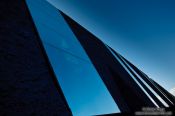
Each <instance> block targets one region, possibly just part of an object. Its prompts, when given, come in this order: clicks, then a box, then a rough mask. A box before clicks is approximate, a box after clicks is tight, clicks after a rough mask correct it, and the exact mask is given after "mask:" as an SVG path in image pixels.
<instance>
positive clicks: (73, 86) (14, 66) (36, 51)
mask: <svg viewBox="0 0 175 116" xmlns="http://www.w3.org/2000/svg"><path fill="white" fill-rule="evenodd" d="M0 15H1V18H0V23H1V24H0V109H1V111H0V112H1V115H51V116H52V115H54V116H55V115H58V116H61V115H62V116H69V115H75V116H86V115H107V114H109V115H110V114H111V115H117V114H118V115H120V114H122V113H135V112H136V111H141V110H142V108H144V107H145V108H146V107H153V108H165V109H166V110H167V111H169V110H172V109H173V108H174V105H175V97H174V96H173V95H171V94H170V93H169V92H168V91H166V90H165V89H164V88H163V87H161V86H160V85H159V84H158V83H156V82H155V81H154V80H152V79H151V78H149V77H148V76H147V75H146V74H144V73H143V72H142V71H140V70H139V69H138V68H137V67H135V66H134V65H133V64H132V63H130V62H129V61H128V60H126V59H125V58H124V57H122V56H121V55H120V54H119V53H117V52H116V51H115V50H113V49H112V48H111V47H110V46H108V45H106V44H105V43H103V42H102V41H101V40H100V39H98V38H97V37H95V36H94V35H93V34H91V33H90V32H88V31H87V30H86V29H85V28H83V27H82V26H80V25H79V24H78V23H76V22H75V21H74V20H72V19H71V18H70V17H68V16H67V15H65V14H64V13H63V12H61V11H60V10H58V9H57V8H55V7H54V6H52V5H51V4H49V3H48V2H47V1H45V0H15V1H14V0H8V1H7V0H1V1H0Z"/></svg>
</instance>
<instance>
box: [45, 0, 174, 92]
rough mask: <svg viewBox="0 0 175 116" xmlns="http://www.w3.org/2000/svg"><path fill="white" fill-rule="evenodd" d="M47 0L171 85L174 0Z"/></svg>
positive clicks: (156, 77)
mask: <svg viewBox="0 0 175 116" xmlns="http://www.w3.org/2000/svg"><path fill="white" fill-rule="evenodd" d="M48 1H50V2H51V3H52V4H53V5H55V6H56V7H57V8H58V9H60V10H62V11H63V12H64V13H66V14H67V15H69V16H70V17H71V18H73V19H74V20H75V21H77V22H78V23H79V24H81V25H82V26H84V27H85V28H86V29H88V30H89V31H90V32H92V33H93V34H94V35H96V36H97V37H98V38H100V39H101V40H102V41H104V42H105V43H107V44H108V45H110V46H111V47H112V48H114V49H115V50H116V51H117V52H119V53H120V54H121V55H123V56H124V57H125V58H127V59H128V60H129V61H131V62H132V63H133V64H134V65H136V66H137V67H138V68H139V69H141V70H142V71H143V72H145V73H146V74H147V75H148V76H149V77H151V78H153V79H154V80H155V81H157V82H158V83H160V84H161V85H162V86H163V87H165V88H166V89H167V90H170V89H172V88H174V87H175V60H174V59H175V7H174V6H175V1H173V0H137V1H136V0H132V1H131V0H48Z"/></svg>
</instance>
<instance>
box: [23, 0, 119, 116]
mask: <svg viewBox="0 0 175 116" xmlns="http://www.w3.org/2000/svg"><path fill="white" fill-rule="evenodd" d="M26 1H27V5H28V7H29V9H30V12H31V15H32V18H33V20H34V23H35V25H36V28H37V31H38V33H39V36H40V38H41V40H42V42H43V45H44V48H45V50H46V53H47V55H48V58H49V60H50V63H51V65H52V67H53V70H54V72H55V75H56V77H57V79H58V82H59V84H60V86H61V89H62V91H63V93H64V96H65V98H66V100H67V102H68V105H69V107H70V108H71V111H72V113H73V115H76V116H85V115H97V114H108V113H116V112H120V111H119V109H118V106H117V104H116V103H115V102H114V100H113V98H112V96H111V95H110V93H109V91H108V90H107V88H106V86H105V85H104V83H103V81H102V80H101V78H100V76H99V74H98V73H97V71H96V70H95V67H93V64H92V63H91V61H90V59H89V58H88V56H87V54H86V53H85V51H84V49H83V48H82V46H81V44H80V43H79V41H78V40H77V38H76V37H75V36H74V34H73V32H72V31H71V29H70V28H69V26H68V24H67V23H66V22H65V20H64V18H63V17H62V16H61V14H59V12H58V10H57V9H56V8H55V7H53V6H51V5H50V4H48V3H47V2H46V1H44V0H35V1H32V0H26ZM48 17H49V18H48Z"/></svg>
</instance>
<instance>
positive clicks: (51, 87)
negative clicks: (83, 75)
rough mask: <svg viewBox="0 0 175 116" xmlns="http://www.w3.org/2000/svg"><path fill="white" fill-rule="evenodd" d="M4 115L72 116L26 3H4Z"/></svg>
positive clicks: (0, 22) (0, 80) (0, 32)
mask: <svg viewBox="0 0 175 116" xmlns="http://www.w3.org/2000/svg"><path fill="white" fill-rule="evenodd" d="M0 115H1V116H2V115H37V116H38V115H51V116H52V115H64V116H65V115H71V113H70V110H69V108H68V107H67V104H66V102H65V99H64V97H63V95H62V93H61V91H60V89H59V85H58V84H57V82H56V80H55V78H54V74H53V71H52V68H51V67H50V65H49V63H48V60H47V57H46V56H45V55H44V52H43V49H42V46H41V44H40V41H39V38H38V36H37V33H36V30H35V28H34V25H33V22H32V20H31V17H30V15H29V12H28V9H27V7H26V4H25V1H24V0H1V1H0Z"/></svg>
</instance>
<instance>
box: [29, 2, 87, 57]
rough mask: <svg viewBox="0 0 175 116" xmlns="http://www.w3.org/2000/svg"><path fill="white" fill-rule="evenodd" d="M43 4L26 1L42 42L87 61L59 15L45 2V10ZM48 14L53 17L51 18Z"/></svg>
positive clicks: (77, 42)
mask: <svg viewBox="0 0 175 116" xmlns="http://www.w3.org/2000/svg"><path fill="white" fill-rule="evenodd" d="M45 2H46V1H45V0H35V1H34V0H27V4H28V7H29V9H30V12H31V15H32V17H33V19H34V23H35V25H36V27H37V29H38V30H39V31H38V32H39V34H40V37H41V38H42V40H43V41H45V42H47V43H50V44H52V45H53V46H55V47H59V48H62V49H65V50H67V51H69V52H71V53H72V54H75V55H76V56H79V57H82V58H84V59H87V60H88V58H87V56H86V54H85V52H84V50H83V49H82V47H81V45H80V43H79V41H78V40H77V39H76V37H75V36H74V34H73V32H72V31H71V29H70V28H69V26H68V24H67V23H66V22H65V21H64V19H63V17H62V16H61V14H60V13H59V12H58V10H57V9H56V8H54V7H53V6H51V5H49V3H47V2H46V3H47V8H46V6H45V5H43V3H44V4H46V3H45ZM42 5H43V6H42ZM50 7H51V8H50ZM46 12H47V13H46ZM48 12H49V13H48ZM49 14H51V15H52V16H54V17H51V16H50V15H49ZM56 14H57V15H56Z"/></svg>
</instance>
